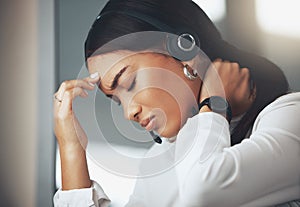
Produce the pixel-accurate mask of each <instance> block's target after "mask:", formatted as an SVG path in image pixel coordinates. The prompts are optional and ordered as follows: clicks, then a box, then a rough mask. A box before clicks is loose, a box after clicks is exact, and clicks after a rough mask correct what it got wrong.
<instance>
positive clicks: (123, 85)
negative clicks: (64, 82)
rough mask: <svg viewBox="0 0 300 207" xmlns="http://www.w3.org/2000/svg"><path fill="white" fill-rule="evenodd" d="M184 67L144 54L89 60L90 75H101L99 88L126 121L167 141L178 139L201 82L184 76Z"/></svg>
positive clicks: (117, 54)
mask: <svg viewBox="0 0 300 207" xmlns="http://www.w3.org/2000/svg"><path fill="white" fill-rule="evenodd" d="M185 63H188V62H185ZM185 63H182V62H180V61H177V60H175V59H174V58H172V57H170V56H167V55H164V54H160V53H154V52H146V51H145V52H139V53H136V52H131V51H126V50H120V51H116V52H113V53H106V54H101V55H97V56H93V57H90V58H88V68H89V72H90V73H91V74H92V73H95V72H98V73H99V75H100V79H101V81H100V84H99V86H98V87H99V88H100V89H101V90H102V91H103V92H104V93H105V94H106V95H107V96H108V97H111V98H112V99H113V100H115V101H116V102H118V103H119V104H121V105H122V106H123V110H124V116H125V118H127V119H129V120H132V121H136V122H138V123H140V124H141V126H142V127H144V128H145V129H146V130H148V131H151V130H154V131H156V132H157V133H158V134H160V135H161V136H163V137H166V138H169V137H173V136H175V135H177V133H178V131H179V130H180V128H181V127H182V125H183V124H184V123H185V122H186V120H187V118H189V117H191V116H192V115H193V107H195V106H196V104H197V97H198V93H199V90H200V87H201V83H202V82H201V80H200V78H198V79H196V80H194V81H191V80H188V79H187V78H186V77H185V76H184V74H183V71H182V68H183V64H185Z"/></svg>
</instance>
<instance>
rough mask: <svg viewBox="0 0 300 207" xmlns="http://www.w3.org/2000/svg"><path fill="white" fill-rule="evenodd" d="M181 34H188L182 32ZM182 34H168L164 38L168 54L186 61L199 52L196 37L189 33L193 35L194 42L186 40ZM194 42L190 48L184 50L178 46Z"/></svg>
mask: <svg viewBox="0 0 300 207" xmlns="http://www.w3.org/2000/svg"><path fill="white" fill-rule="evenodd" d="M182 35H190V34H187V33H185V34H182ZM182 35H173V34H168V35H167V39H166V46H167V50H168V52H169V54H170V55H171V56H172V57H174V58H176V59H178V60H180V61H188V60H191V59H193V58H194V57H195V56H196V55H197V53H198V52H199V47H198V46H197V39H195V37H194V36H192V35H190V36H192V37H193V40H194V43H193V42H191V40H188V39H186V38H183V37H182ZM192 44H195V45H194V46H193V47H192V48H191V50H184V48H183V47H181V48H180V46H183V45H190V46H191V45H192Z"/></svg>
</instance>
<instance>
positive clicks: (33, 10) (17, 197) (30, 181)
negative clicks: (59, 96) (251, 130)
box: [0, 0, 300, 207]
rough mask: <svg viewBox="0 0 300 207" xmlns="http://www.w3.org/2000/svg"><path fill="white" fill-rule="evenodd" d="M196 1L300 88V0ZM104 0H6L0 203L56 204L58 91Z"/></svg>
mask: <svg viewBox="0 0 300 207" xmlns="http://www.w3.org/2000/svg"><path fill="white" fill-rule="evenodd" d="M195 2H196V3H198V4H199V5H200V6H201V7H202V8H203V10H204V11H206V12H207V14H208V15H209V16H210V17H211V18H212V20H213V21H214V22H215V24H216V25H217V27H218V28H219V29H220V31H221V33H222V35H223V37H224V39H226V40H227V41H229V42H230V43H232V44H234V45H235V46H237V47H239V48H241V49H245V50H247V51H250V52H254V53H257V54H259V55H262V56H264V57H267V58H268V59H270V60H271V61H273V62H274V63H276V64H277V65H279V66H280V67H281V68H282V70H283V71H284V73H285V75H286V76H287V78H288V81H289V83H290V87H291V89H292V90H293V91H300V69H299V65H300V60H299V58H300V56H299V54H300V13H299V11H298V10H299V8H300V1H299V0H247V1H240V0H195ZM105 3H106V0H88V1H82V0H60V1H59V0H26V1H22V0H19V1H17V0H2V1H1V2H0V10H1V12H0V28H1V33H0V35H1V36H0V45H1V61H0V66H1V70H0V84H1V87H0V90H1V107H0V110H1V111H0V112H1V113H0V114H1V144H0V146H1V151H0V153H1V154H0V160H1V167H0V183H1V189H0V196H1V198H0V206H12V207H15V206H16V207H18V206H26V207H27V206H28V207H32V206H42V207H44V206H45V207H47V206H52V205H53V204H52V196H53V194H54V192H55V190H56V189H57V187H59V185H60V183H59V175H60V173H59V168H56V167H55V166H59V163H57V162H56V156H57V154H56V143H55V137H54V135H53V130H52V128H53V126H52V113H51V112H52V94H53V93H54V92H55V91H56V90H57V88H58V86H59V83H61V82H62V81H63V80H66V79H75V78H77V76H78V74H79V72H80V70H81V68H82V66H83V64H84V56H83V43H84V40H85V38H86V35H87V32H88V30H89V28H90V26H91V24H92V22H93V21H94V19H95V18H96V16H97V14H98V13H99V11H100V9H101V8H102V7H103V6H104V4H105ZM111 133H113V132H111ZM117 136H118V134H113V137H115V139H113V140H112V143H114V144H116V145H120V146H125V147H128V143H130V142H127V141H124V140H123V139H121V138H117ZM96 171H97V170H95V172H96ZM97 172H98V171H97ZM100 173H101V172H100ZM93 176H94V175H93ZM95 176H96V175H95ZM56 178H57V179H56ZM105 185H107V184H105ZM124 185H126V182H124ZM128 185H132V183H130V184H128ZM112 193H113V192H112Z"/></svg>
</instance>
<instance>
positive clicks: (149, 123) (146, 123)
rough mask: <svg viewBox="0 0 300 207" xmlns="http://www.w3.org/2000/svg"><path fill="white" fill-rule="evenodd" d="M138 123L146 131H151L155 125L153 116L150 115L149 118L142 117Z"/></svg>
mask: <svg viewBox="0 0 300 207" xmlns="http://www.w3.org/2000/svg"><path fill="white" fill-rule="evenodd" d="M140 125H141V126H142V127H144V128H145V129H146V130H147V131H152V130H153V129H154V126H155V117H154V116H150V118H147V119H144V120H143V121H141V122H140Z"/></svg>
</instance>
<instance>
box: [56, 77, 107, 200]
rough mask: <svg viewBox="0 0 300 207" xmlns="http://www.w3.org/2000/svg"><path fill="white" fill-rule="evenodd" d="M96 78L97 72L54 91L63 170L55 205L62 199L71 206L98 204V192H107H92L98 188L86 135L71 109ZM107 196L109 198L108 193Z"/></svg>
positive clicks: (66, 83) (89, 88)
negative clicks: (89, 161) (88, 157)
mask: <svg viewBox="0 0 300 207" xmlns="http://www.w3.org/2000/svg"><path fill="white" fill-rule="evenodd" d="M97 81H99V77H98V76H96V77H94V78H92V77H88V78H86V79H84V80H70V81H65V82H63V83H62V84H61V86H60V88H59V90H58V91H57V93H56V94H55V99H54V103H53V105H54V131H55V135H56V138H57V141H58V144H59V151H60V159H61V171H62V189H61V190H59V191H58V192H57V193H56V195H55V197H54V202H55V204H56V206H60V205H62V203H66V204H68V205H70V206H90V205H91V203H94V205H95V206H99V205H98V199H101V198H100V197H98V195H100V194H101V195H105V194H104V193H103V191H102V189H100V190H99V192H100V193H98V194H97V193H96V194H95V195H93V194H94V191H97V189H99V188H95V187H93V186H92V181H91V180H90V177H89V172H88V167H87V160H86V153H85V148H86V145H87V137H86V134H85V132H84V130H83V129H82V127H81V125H80V124H79V122H78V120H77V118H76V116H75V114H74V112H73V110H72V103H73V99H74V98H75V97H77V96H81V97H86V96H87V95H88V94H87V93H86V91H85V90H92V89H93V88H94V84H95V83H96V82H97ZM78 189H80V190H78ZM76 195H77V196H76ZM104 198H106V199H107V200H108V198H107V196H106V195H105V196H104ZM76 199H77V200H76Z"/></svg>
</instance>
